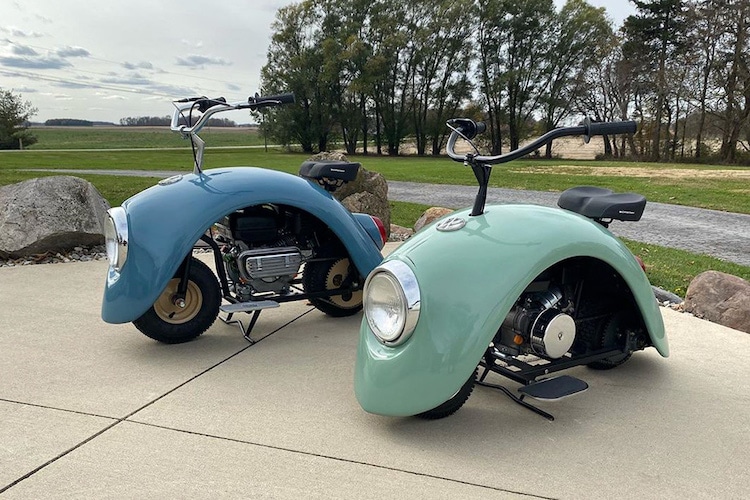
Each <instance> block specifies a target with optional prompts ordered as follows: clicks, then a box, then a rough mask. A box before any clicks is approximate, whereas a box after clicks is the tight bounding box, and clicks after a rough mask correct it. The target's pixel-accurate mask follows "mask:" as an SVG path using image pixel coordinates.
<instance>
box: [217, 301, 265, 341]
mask: <svg viewBox="0 0 750 500" xmlns="http://www.w3.org/2000/svg"><path fill="white" fill-rule="evenodd" d="M279 305H280V304H279V303H278V302H275V301H273V300H254V301H249V302H237V303H235V304H222V305H221V306H219V311H221V312H223V313H226V315H227V317H226V318H222V317H221V316H219V319H220V320H222V321H223V322H224V323H226V324H227V325H237V327H238V328H239V329H240V332H241V333H242V336H243V337H244V338H245V340H247V341H248V342H250V343H251V344H254V343H255V341H254V340H253V339H252V338H250V332H251V331H252V330H253V327H254V326H255V323H256V322H257V321H258V316H260V312H261V311H262V310H263V309H273V308H275V307H279ZM241 312H245V313H253V316H252V318H251V319H250V324H249V325H247V328H245V325H244V324H243V323H242V321H240V320H238V319H232V316H233V315H234V314H236V313H241Z"/></svg>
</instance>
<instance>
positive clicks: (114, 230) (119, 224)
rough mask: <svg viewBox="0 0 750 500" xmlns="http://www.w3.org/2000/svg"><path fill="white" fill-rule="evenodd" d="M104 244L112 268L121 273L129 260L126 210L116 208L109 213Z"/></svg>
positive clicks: (106, 220) (105, 222)
mask: <svg viewBox="0 0 750 500" xmlns="http://www.w3.org/2000/svg"><path fill="white" fill-rule="evenodd" d="M104 244H105V247H106V249H107V260H109V265H110V267H112V268H113V269H114V270H115V271H118V272H119V271H120V270H121V269H122V266H124V265H125V261H126V260H127V258H128V217H127V214H126V213H125V209H124V208H122V207H114V208H110V209H109V210H108V211H107V218H106V219H105V220H104Z"/></svg>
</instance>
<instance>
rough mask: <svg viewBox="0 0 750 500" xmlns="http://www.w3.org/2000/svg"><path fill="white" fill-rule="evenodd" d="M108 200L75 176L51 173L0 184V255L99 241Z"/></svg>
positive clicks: (63, 248)
mask: <svg viewBox="0 0 750 500" xmlns="http://www.w3.org/2000/svg"><path fill="white" fill-rule="evenodd" d="M108 208H109V204H108V203H107V201H106V200H105V199H104V198H102V195H101V194H99V192H98V191H97V190H96V188H95V187H94V186H93V185H92V184H91V183H90V182H87V181H85V180H83V179H80V178H78V177H71V176H67V175H65V176H51V177H42V178H38V179H31V180H28V181H24V182H20V183H18V184H11V185H8V186H3V187H0V258H4V259H5V258H19V257H25V256H29V255H36V254H43V253H46V252H66V251H68V250H72V249H73V248H75V247H89V246H93V245H97V244H101V243H102V242H103V241H104V236H103V235H102V232H103V231H102V225H101V224H102V221H103V220H104V217H105V214H106V211H107V209H108Z"/></svg>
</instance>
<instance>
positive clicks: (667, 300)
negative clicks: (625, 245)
mask: <svg viewBox="0 0 750 500" xmlns="http://www.w3.org/2000/svg"><path fill="white" fill-rule="evenodd" d="M636 258H638V257H636ZM651 288H652V289H653V291H654V296H655V297H656V300H658V301H659V303H660V304H663V305H669V304H682V302H683V301H682V298H681V297H680V296H679V295H676V294H674V293H672V292H668V291H667V290H664V289H662V288H659V287H657V286H653V285H651Z"/></svg>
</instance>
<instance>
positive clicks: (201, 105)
mask: <svg viewBox="0 0 750 500" xmlns="http://www.w3.org/2000/svg"><path fill="white" fill-rule="evenodd" d="M196 102H197V103H198V111H200V112H201V113H205V112H206V111H207V110H208V108H210V107H211V106H216V105H217V104H226V103H227V100H226V99H225V98H224V97H216V98H214V99H207V98H202V99H198V100H197V101H196Z"/></svg>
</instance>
